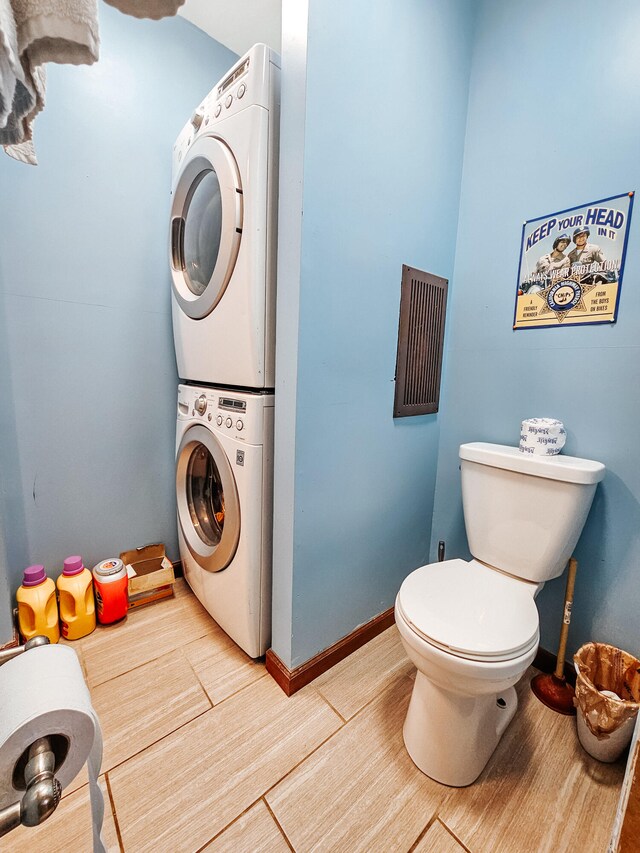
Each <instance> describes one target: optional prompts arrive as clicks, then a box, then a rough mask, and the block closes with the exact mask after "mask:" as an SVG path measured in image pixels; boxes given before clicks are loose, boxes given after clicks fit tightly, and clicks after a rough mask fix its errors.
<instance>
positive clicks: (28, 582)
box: [16, 566, 60, 643]
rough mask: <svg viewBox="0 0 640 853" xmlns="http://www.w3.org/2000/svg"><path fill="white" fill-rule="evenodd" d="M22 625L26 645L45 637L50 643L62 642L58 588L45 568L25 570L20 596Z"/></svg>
mask: <svg viewBox="0 0 640 853" xmlns="http://www.w3.org/2000/svg"><path fill="white" fill-rule="evenodd" d="M16 599H17V600H18V625H19V626H20V633H21V634H22V636H23V637H24V639H25V641H26V640H30V639H31V638H32V637H37V636H39V635H42V636H44V637H48V638H49V642H51V643H57V642H58V640H59V639H60V629H59V627H58V602H57V600H56V585H55V584H54V582H53V581H52V580H51V578H48V577H47V575H46V573H45V570H44V566H29V568H28V569H25V570H24V575H23V577H22V586H21V587H18V592H17V593H16Z"/></svg>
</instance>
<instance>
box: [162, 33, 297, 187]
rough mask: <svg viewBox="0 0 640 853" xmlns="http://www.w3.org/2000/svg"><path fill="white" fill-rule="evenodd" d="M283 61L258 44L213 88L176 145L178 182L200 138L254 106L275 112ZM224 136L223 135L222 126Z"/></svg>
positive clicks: (174, 149) (194, 112)
mask: <svg viewBox="0 0 640 853" xmlns="http://www.w3.org/2000/svg"><path fill="white" fill-rule="evenodd" d="M279 71H280V58H279V56H278V54H277V53H275V52H274V51H273V50H271V49H270V48H269V47H267V45H265V44H256V45H254V46H253V47H252V48H251V50H250V51H249V52H248V53H247V54H245V56H243V57H242V58H241V59H239V60H238V62H237V63H236V64H235V65H234V66H233V68H232V69H231V70H230V71H229V72H228V73H227V74H226V75H225V76H224V77H223V78H222V80H220V82H219V83H218V84H217V85H216V86H214V87H213V89H212V90H211V91H210V92H209V94H208V95H207V96H206V97H205V98H204V99H203V101H202V102H201V103H200V104H198V106H197V107H196V108H195V110H194V111H193V113H192V114H191V117H190V119H189V121H188V122H187V123H186V124H185V126H184V127H183V128H182V130H181V131H180V135H179V136H178V139H177V140H176V143H175V145H174V146H173V176H174V179H175V177H176V175H177V173H178V171H179V169H180V167H181V165H182V162H183V161H184V159H185V156H186V154H187V152H188V150H189V148H191V146H192V145H193V143H194V142H195V141H196V139H197V138H198V137H199V136H201V135H203V134H206V133H207V132H208V133H214V132H215V126H216V125H218V124H221V123H222V122H223V121H224V120H225V119H227V118H229V116H232V115H234V114H235V113H237V112H239V111H240V110H242V109H245V108H246V107H250V106H255V105H257V106H260V107H265V108H266V109H273V107H274V104H273V103H272V100H273V98H274V86H273V85H272V82H273V77H274V75H277V74H279ZM220 133H221V134H222V133H223V130H222V127H221V128H220Z"/></svg>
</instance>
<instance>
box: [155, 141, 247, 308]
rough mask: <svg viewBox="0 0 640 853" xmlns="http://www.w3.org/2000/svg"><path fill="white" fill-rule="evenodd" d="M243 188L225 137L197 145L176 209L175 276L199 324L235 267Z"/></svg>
mask: <svg viewBox="0 0 640 853" xmlns="http://www.w3.org/2000/svg"><path fill="white" fill-rule="evenodd" d="M242 218H243V210H242V186H241V184H240V174H239V172H238V167H237V164H236V161H235V159H234V157H233V154H232V153H231V151H230V150H229V148H227V146H226V145H225V144H224V142H222V141H221V140H220V139H216V138H215V137H212V136H205V137H203V138H202V139H199V140H198V141H197V142H195V143H194V144H193V146H192V148H191V150H190V151H189V154H188V155H187V157H186V159H185V162H184V166H183V167H182V172H181V174H180V177H179V178H178V182H177V184H176V188H175V191H174V195H173V204H172V206H171V275H172V279H173V292H174V294H175V297H176V299H177V300H178V303H179V305H180V307H181V309H182V310H183V311H184V312H185V314H187V315H188V316H189V317H192V318H193V319H194V320H200V319H202V318H203V317H206V316H207V315H208V314H210V313H211V311H213V309H214V308H215V307H216V305H217V304H218V302H219V301H220V299H221V298H222V296H223V294H224V292H225V290H226V287H227V285H228V284H229V280H230V278H231V275H232V273H233V269H234V267H235V263H236V259H237V257H238V250H239V248H240V239H241V236H242Z"/></svg>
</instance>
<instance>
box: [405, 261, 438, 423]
mask: <svg viewBox="0 0 640 853" xmlns="http://www.w3.org/2000/svg"><path fill="white" fill-rule="evenodd" d="M447 285H448V282H447V279H446V278H440V277H439V276H437V275H431V273H428V272H423V271H422V270H417V269H414V268H413V267H408V266H405V265H404V264H403V266H402V290H401V295H400V323H399V328H398V355H397V358H396V394H395V400H394V403H393V416H394V418H405V417H407V416H409V415H427V414H431V413H433V412H437V411H438V403H439V400H440V374H441V371H442V346H443V341H444V315H445V311H446V306H447Z"/></svg>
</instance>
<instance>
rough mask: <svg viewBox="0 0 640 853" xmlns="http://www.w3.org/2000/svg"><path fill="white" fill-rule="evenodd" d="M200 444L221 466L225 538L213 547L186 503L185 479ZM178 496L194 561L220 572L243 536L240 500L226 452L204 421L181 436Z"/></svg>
mask: <svg viewBox="0 0 640 853" xmlns="http://www.w3.org/2000/svg"><path fill="white" fill-rule="evenodd" d="M200 444H202V445H203V446H204V447H205V448H206V449H207V450H208V451H209V453H210V454H211V456H212V457H213V460H214V462H215V464H216V466H217V468H218V472H219V474H220V479H221V481H222V491H223V494H224V501H225V518H224V526H223V529H222V537H221V539H220V542H218V544H217V545H213V546H211V545H208V544H207V543H205V542H204V541H203V540H202V538H201V537H200V536H199V535H198V532H197V531H196V529H195V527H194V525H193V521H192V519H191V513H190V512H189V505H188V502H187V488H186V480H187V468H188V464H189V459H190V457H191V454H192V453H193V451H194V450H195V448H196V447H197V446H198V445H200ZM176 499H177V503H178V521H179V524H180V529H181V530H182V534H183V536H184V539H185V542H186V543H187V547H188V548H189V551H190V552H191V554H192V556H193V558H194V560H195V561H196V562H197V563H198V565H199V566H201V567H202V568H203V569H205V570H206V571H208V572H219V571H221V570H222V569H225V568H226V567H227V566H228V565H229V563H230V562H231V560H232V559H233V557H234V555H235V553H236V550H237V548H238V541H239V539H240V525H241V518H240V500H239V498H238V489H237V486H236V481H235V477H234V475H233V471H232V469H231V465H230V463H229V459H228V457H227V454H226V453H225V451H224V449H223V448H222V445H221V444H220V442H219V441H218V440H217V438H216V437H215V435H214V434H213V433H212V432H211V430H209V429H207V428H206V427H205V426H203V425H202V424H194V425H193V426H190V427H189V428H188V429H187V430H186V431H185V433H184V435H183V436H182V440H181V442H180V446H179V448H178V452H177V454H176Z"/></svg>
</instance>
